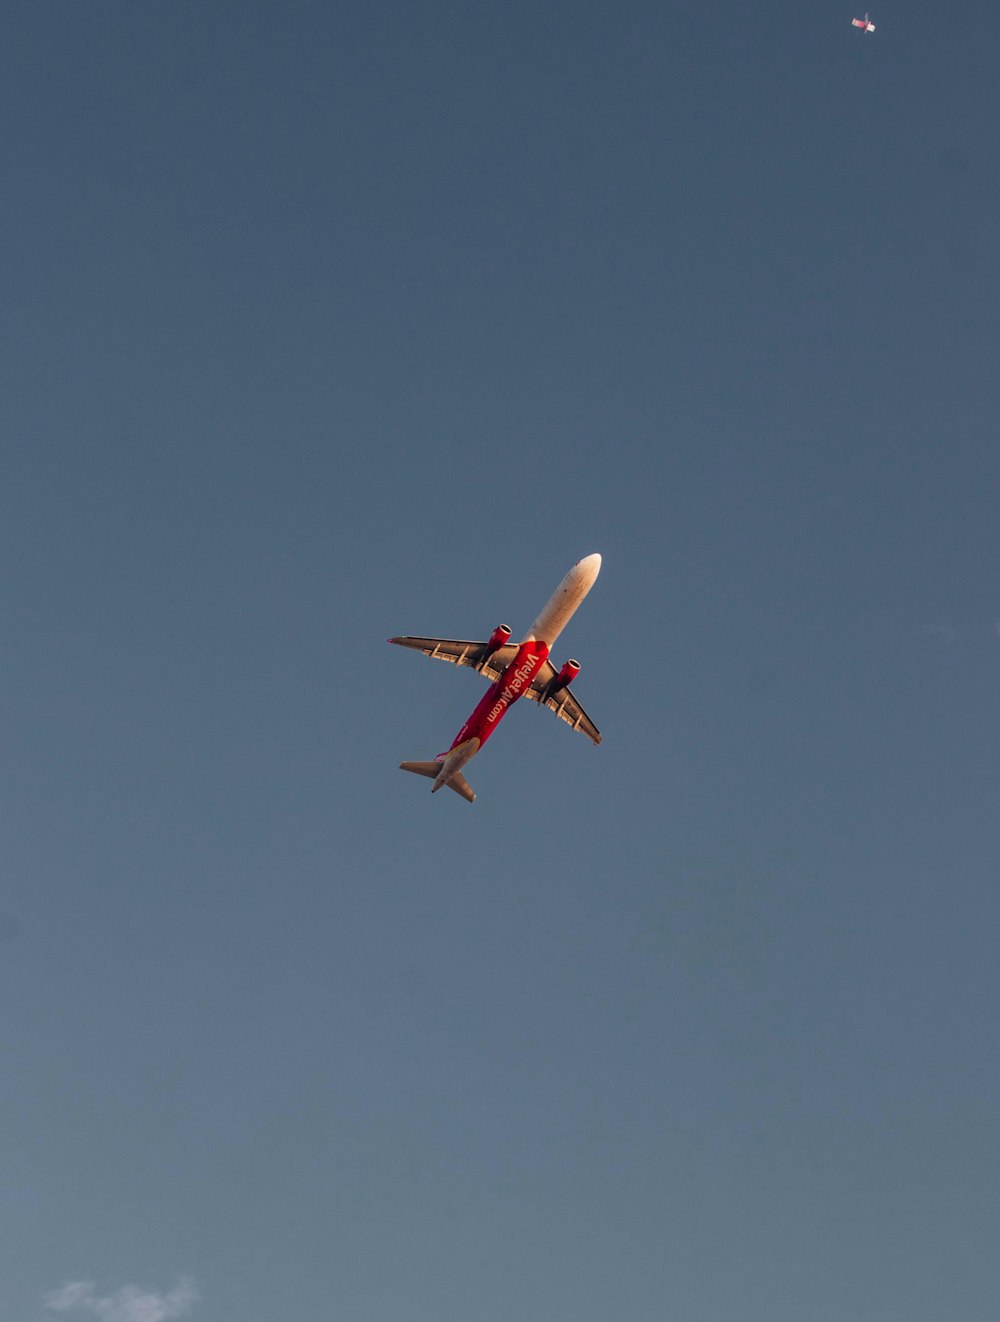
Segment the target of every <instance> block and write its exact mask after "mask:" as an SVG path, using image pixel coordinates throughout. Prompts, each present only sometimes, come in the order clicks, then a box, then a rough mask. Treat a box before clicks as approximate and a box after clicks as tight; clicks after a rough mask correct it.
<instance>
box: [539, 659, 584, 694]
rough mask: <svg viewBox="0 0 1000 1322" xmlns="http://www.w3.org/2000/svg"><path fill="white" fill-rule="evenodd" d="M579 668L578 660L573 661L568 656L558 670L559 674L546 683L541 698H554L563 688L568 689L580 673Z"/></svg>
mask: <svg viewBox="0 0 1000 1322" xmlns="http://www.w3.org/2000/svg"><path fill="white" fill-rule="evenodd" d="M580 669H581V667H580V663H579V661H574V660H573V658H572V657H570V659H569V660H568V661H567V662H566V664H565V665H564V666H563V668H562V670H560V671H559V674H558V675H556V676H555V677H554V678H553V679H550V680H549V682H548V684H546V686H545V694H544V697H543V699H542V700H543V701H545V700H546V699H548V698H554V697H555V695H556V694H557V693H561V692H562V690H563V689H568V688H569V686H570V685H571V684H572V683H573V681H574V679H576V677H577V675H578V674H579V673H580Z"/></svg>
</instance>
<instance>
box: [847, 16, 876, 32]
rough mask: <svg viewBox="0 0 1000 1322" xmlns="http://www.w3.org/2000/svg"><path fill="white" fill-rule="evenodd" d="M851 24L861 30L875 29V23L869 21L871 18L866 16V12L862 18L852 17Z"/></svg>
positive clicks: (869, 30)
mask: <svg viewBox="0 0 1000 1322" xmlns="http://www.w3.org/2000/svg"><path fill="white" fill-rule="evenodd" d="M851 26H852V27H856V28H861V30H862V31H863V32H874V31H875V24H874V23H873V22H872V21H871V19H870V18H869V17H868V15H867V14H865V16H864V18H852V19H851Z"/></svg>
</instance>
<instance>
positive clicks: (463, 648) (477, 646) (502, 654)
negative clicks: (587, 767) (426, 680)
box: [389, 637, 517, 683]
mask: <svg viewBox="0 0 1000 1322" xmlns="http://www.w3.org/2000/svg"><path fill="white" fill-rule="evenodd" d="M389 642H390V643H398V644H399V646H400V647H412V648H413V649H414V651H416V652H423V654H424V656H429V657H432V658H433V659H434V660H435V661H449V662H450V663H451V664H452V665H453V666H471V667H472V669H473V670H478V671H479V673H480V674H481V675H485V677H486V678H487V679H488V680H489V681H490V683H492V682H493V681H494V680H497V679H499V678H500V676H501V675H502V674H503V672H504V671H505V670H506V669H507V667H508V666H509V665H510V663H511V662H512V661H513V660H514V657H515V656H516V655H517V648H516V646H515V645H514V644H513V643H507V644H506V645H505V646H504V647H498V648H497V650H496V651H495V652H494V653H493V654H492V656H490V657H487V659H486V660H485V661H484V660H483V657H484V656H485V653H486V644H485V643H474V642H469V641H467V640H466V639H463V638H410V637H403V638H390V639H389Z"/></svg>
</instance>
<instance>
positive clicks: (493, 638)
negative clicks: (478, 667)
mask: <svg viewBox="0 0 1000 1322" xmlns="http://www.w3.org/2000/svg"><path fill="white" fill-rule="evenodd" d="M510 632H511V630H510V625H509V624H498V625H497V627H496V628H495V629H494V630H493V632H492V633H491V634H490V636H489V638H488V639H487V642H486V651H485V652H484V653H483V660H484V661H485V660H486V658H487V657H488V656H492V655H493V653H494V652H496V651H498V650H499V649H500V648H501V647H506V645H507V644H508V643H509V642H510Z"/></svg>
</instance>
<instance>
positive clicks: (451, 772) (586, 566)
mask: <svg viewBox="0 0 1000 1322" xmlns="http://www.w3.org/2000/svg"><path fill="white" fill-rule="evenodd" d="M600 568H601V557H600V556H599V555H596V554H595V555H588V556H586V557H585V558H584V559H583V560H580V561H578V562H577V563H576V564H575V565H574V566H573V568H572V569H571V570H570V571H569V573H568V574H567V575H566V577H565V578H564V579H563V580H562V582H561V583H560V584H559V586H558V587H557V588H556V590H555V592H553V594H552V596H551V597H550V598H549V600H548V601H547V602H546V604H545V606H544V607H543V608H542V611H541V613H540V614H539V616H538V618H537V619H536V620H535V622H534V624H533V625H532V626H531V628H530V629H529V631H528V632H527V633H526V634H525V635H524V637H523V639H522V640H521V642H520V643H519V644H518V645H517V651H516V653H515V654H514V657H513V659H512V660H511V661H510V662H509V663H508V664H507V666H506V668H505V669H504V671H503V673H502V674H500V675H499V677H498V678H497V679H496V680H495V681H494V682H493V683H492V684H491V685H490V687H489V689H488V690H487V691H486V693H485V694H484V695H483V697H482V698H481V700H480V701H479V702H478V703H477V704H476V707H475V710H474V711H473V712H472V714H471V716H469V718H468V720H467V721H466V722H465V724H464V725H463V726H462V728H461V729H460V730H459V732H458V734H457V735H456V736H455V738H454V739H453V740H452V742H451V745H450V747H449V748H448V751H447V752H445V753H439V754H438V756H437V757H436V758H435V759H434V762H432V763H431V762H404V763H402V764H401V766H402V769H403V770H404V771H414V772H416V773H417V774H418V775H421V776H430V777H432V778H433V780H434V785H433V787H432V792H434V791H436V790H439V789H441V788H442V786H444V785H447V784H449V782H451V783H452V787H453V788H457V789H458V790H459V793H460V794H462V796H463V797H464V798H467V799H469V800H470V801H471V800H472V799H474V798H475V795H474V794H473V793H472V791H471V790H470V789H469V787H468V785H467V784H466V783H465V781H464V778H463V777H462V776H461V775H460V774H459V773H460V772H461V770H462V767H463V766H464V765H465V764H466V762H468V761H469V759H470V758H472V757H475V755H476V753H478V752H479V750H480V748H482V746H483V744H485V742H486V740H487V739H489V737H490V735H491V734H492V733H493V731H494V730H495V729H496V728H497V726H498V725H499V724H500V722H501V721H502V720H503V718H504V717H505V716H506V715H507V713H508V712H509V711H510V709H511V707H513V705H514V703H515V702H517V701H518V699H519V698H522V697H524V695H525V694H526V693H527V692H528V691H529V690H530V689H531V686H532V683H533V681H534V680H535V678H536V677H537V675H538V672H539V671H540V670H541V669H542V667H543V666H544V665H545V663H546V662H547V661H548V658H549V653H550V652H551V650H552V646H553V644H554V643H555V641H556V639H557V638H558V637H559V635H560V633H562V631H563V629H564V628H565V626H566V625H567V624H568V623H569V621H570V619H571V618H572V616H573V614H574V612H575V611H576V609H577V607H578V606H579V605H580V603H581V602H582V601H583V599H584V597H585V596H586V595H587V593H588V592H589V591H590V589H591V588H592V587H593V585H594V581H595V579H596V578H597V575H598V573H599V572H600ZM501 629H502V630H504V631H505V636H507V637H509V635H510V630H509V629H508V628H507V626H506V625H500V626H498V628H497V631H496V632H495V634H494V637H495V638H497V641H498V642H499V638H498V637H497V635H498V634H499V631H500V630H501ZM389 641H390V642H406V641H407V640H406V639H400V638H397V639H390V640H389ZM424 641H427V640H424ZM491 641H493V640H492V639H491ZM470 646H471V644H470ZM431 654H432V655H433V652H431ZM486 655H487V656H488V655H491V653H487V654H486ZM481 665H482V662H480V667H481ZM568 667H572V668H573V669H572V670H568V671H567V668H568ZM550 669H551V667H550ZM579 669H580V667H579V664H578V663H577V662H575V661H573V662H567V665H566V667H564V671H567V673H566V674H564V673H563V672H559V675H558V676H553V677H552V679H551V680H550V681H549V683H555V682H556V679H558V680H559V681H560V682H561V683H562V684H568V683H569V682H570V681H571V679H572V677H573V675H575V674H576V673H577V672H578V671H579ZM494 673H496V672H495V671H494ZM594 733H596V731H595V732H594ZM591 737H593V735H592V736H591ZM599 740H600V736H599V735H597V739H596V741H595V742H599Z"/></svg>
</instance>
